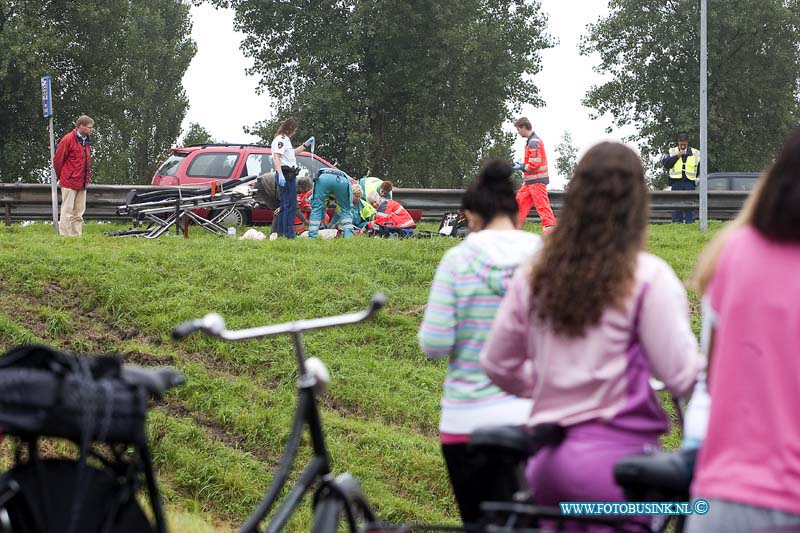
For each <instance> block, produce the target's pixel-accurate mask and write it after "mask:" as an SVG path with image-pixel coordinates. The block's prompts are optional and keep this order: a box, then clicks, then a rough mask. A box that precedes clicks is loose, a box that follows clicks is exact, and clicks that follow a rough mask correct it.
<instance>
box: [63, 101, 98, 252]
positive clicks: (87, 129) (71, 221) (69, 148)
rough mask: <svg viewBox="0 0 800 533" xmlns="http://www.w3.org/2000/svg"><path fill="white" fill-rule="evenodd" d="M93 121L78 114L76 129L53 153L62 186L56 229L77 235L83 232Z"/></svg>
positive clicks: (67, 135)
mask: <svg viewBox="0 0 800 533" xmlns="http://www.w3.org/2000/svg"><path fill="white" fill-rule="evenodd" d="M93 130H94V120H92V119H91V118H90V117H87V116H86V115H81V116H80V117H78V120H76V121H75V129H74V130H72V131H71V132H69V133H67V134H66V135H64V136H63V137H62V138H61V140H60V141H59V142H58V149H56V154H55V155H54V156H53V168H54V169H55V171H56V176H58V184H59V185H60V186H61V218H60V220H59V222H58V232H59V233H60V234H61V235H68V236H74V237H78V236H80V235H81V233H82V232H83V213H84V211H86V187H87V186H88V185H89V179H90V178H91V174H92V171H91V168H92V142H91V139H90V137H89V136H90V135H91V134H92V131H93Z"/></svg>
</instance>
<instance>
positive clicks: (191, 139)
mask: <svg viewBox="0 0 800 533" xmlns="http://www.w3.org/2000/svg"><path fill="white" fill-rule="evenodd" d="M214 142H216V141H215V140H214V138H213V137H212V136H211V132H209V131H208V130H207V129H205V128H204V127H203V126H201V125H200V124H198V123H197V122H192V123H191V124H189V131H187V132H186V135H184V136H183V143H182V144H183V146H191V145H193V144H211V143H214Z"/></svg>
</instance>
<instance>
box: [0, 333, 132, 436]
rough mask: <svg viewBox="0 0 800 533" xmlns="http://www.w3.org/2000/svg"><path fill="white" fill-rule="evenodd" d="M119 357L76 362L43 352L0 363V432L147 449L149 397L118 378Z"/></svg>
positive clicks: (20, 352) (28, 351)
mask: <svg viewBox="0 0 800 533" xmlns="http://www.w3.org/2000/svg"><path fill="white" fill-rule="evenodd" d="M121 369H122V362H121V360H120V359H119V358H118V357H113V356H95V357H86V356H83V357H79V356H76V355H70V354H65V353H62V352H58V351H55V350H53V349H51V348H48V347H46V346H40V345H29V346H21V347H19V348H15V349H13V350H11V351H9V352H8V353H7V354H5V355H4V356H3V357H0V430H1V431H2V432H4V433H6V434H11V435H17V436H21V437H31V436H47V437H61V438H66V439H69V440H72V441H74V442H77V443H81V442H85V441H86V440H89V441H100V442H106V443H128V444H140V443H145V425H144V424H145V415H146V412H147V397H146V393H145V391H144V390H142V388H140V387H135V386H132V385H130V384H128V383H126V382H125V381H124V380H123V379H122V378H121Z"/></svg>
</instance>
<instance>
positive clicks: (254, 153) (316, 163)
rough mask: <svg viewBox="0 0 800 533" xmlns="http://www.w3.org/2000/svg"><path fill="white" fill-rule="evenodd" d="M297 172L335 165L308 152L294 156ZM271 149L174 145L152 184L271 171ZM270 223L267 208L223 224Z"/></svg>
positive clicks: (207, 180)
mask: <svg viewBox="0 0 800 533" xmlns="http://www.w3.org/2000/svg"><path fill="white" fill-rule="evenodd" d="M297 164H298V165H299V166H300V175H301V176H309V177H312V178H313V177H314V176H316V174H317V171H318V170H319V169H321V168H324V167H328V168H336V167H335V166H333V165H332V164H330V163H329V162H328V161H325V159H323V158H321V157H319V156H318V155H316V154H312V153H310V152H302V153H301V154H300V155H298V156H297ZM272 167H273V164H272V150H270V148H269V147H268V146H262V145H256V144H202V145H191V146H185V147H181V148H173V149H172V155H170V156H169V157H168V158H167V160H166V161H164V163H162V165H161V166H160V167H159V168H158V170H156V173H155V175H154V176H153V182H152V183H153V185H168V186H172V187H174V186H177V185H189V186H191V185H209V184H210V183H211V182H212V181H224V180H230V179H237V178H243V177H245V176H253V175H261V174H265V173H267V172H271V171H272ZM270 222H272V210H270V209H252V210H251V209H241V210H239V211H236V212H235V215H231V219H230V220H225V223H226V224H232V225H233V224H235V225H251V224H268V223H270Z"/></svg>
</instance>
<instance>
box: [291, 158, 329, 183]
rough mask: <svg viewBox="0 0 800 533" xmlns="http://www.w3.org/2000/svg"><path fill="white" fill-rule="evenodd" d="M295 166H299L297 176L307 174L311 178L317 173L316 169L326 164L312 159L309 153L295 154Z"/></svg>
mask: <svg viewBox="0 0 800 533" xmlns="http://www.w3.org/2000/svg"><path fill="white" fill-rule="evenodd" d="M297 166H299V167H300V173H299V174H298V176H308V177H309V178H311V179H314V177H315V176H316V175H317V171H318V170H319V169H321V168H322V167H327V165H324V164H322V163H321V162H320V161H318V160H316V159H314V158H313V157H311V156H310V155H299V156H297Z"/></svg>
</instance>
